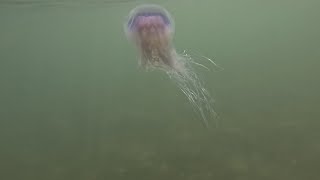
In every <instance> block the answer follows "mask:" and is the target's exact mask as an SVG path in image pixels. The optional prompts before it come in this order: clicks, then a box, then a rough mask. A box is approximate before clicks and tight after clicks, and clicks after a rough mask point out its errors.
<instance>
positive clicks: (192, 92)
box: [124, 5, 216, 126]
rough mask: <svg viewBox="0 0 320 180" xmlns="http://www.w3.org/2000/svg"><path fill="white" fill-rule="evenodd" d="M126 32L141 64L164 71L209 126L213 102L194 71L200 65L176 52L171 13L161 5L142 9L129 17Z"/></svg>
mask: <svg viewBox="0 0 320 180" xmlns="http://www.w3.org/2000/svg"><path fill="white" fill-rule="evenodd" d="M124 28H125V33H126V35H127V37H128V39H129V40H131V41H132V42H133V43H134V44H135V46H136V47H137V49H138V51H139V53H140V63H139V64H140V65H141V66H142V67H143V68H144V69H160V70H163V71H165V72H166V73H167V74H168V75H169V77H170V79H172V80H173V81H174V82H175V83H176V84H177V86H178V87H179V88H180V90H181V91H182V92H183V93H184V94H185V95H186V96H187V98H188V100H189V101H190V103H191V104H192V105H193V107H194V108H195V110H196V111H197V112H198V113H199V114H200V115H201V117H202V119H203V122H204V124H205V126H208V118H209V117H213V118H214V117H216V113H215V111H214V110H213V106H212V104H213V99H212V98H211V96H210V94H209V93H208V91H207V90H206V89H205V88H204V87H203V85H202V82H201V81H200V79H199V78H198V76H197V74H196V73H195V71H194V70H193V68H192V64H197V65H201V64H198V63H196V62H194V61H193V59H192V58H191V56H189V55H188V54H186V53H185V52H184V53H183V54H178V53H177V52H176V50H175V48H174V45H173V42H172V40H173V35H174V28H175V27H174V21H173V18H172V17H171V15H170V14H169V12H168V11H167V10H166V9H164V8H163V7H161V6H158V5H140V6H138V7H136V8H134V9H133V10H132V11H131V12H130V13H129V16H128V19H127V21H126V23H125V26H124ZM208 60H210V59H208ZM210 61H211V60H210ZM201 66H202V65H201Z"/></svg>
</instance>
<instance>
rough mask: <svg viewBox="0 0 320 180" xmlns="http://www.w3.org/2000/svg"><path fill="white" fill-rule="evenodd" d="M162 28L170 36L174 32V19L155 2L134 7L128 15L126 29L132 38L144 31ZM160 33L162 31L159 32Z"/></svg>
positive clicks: (128, 35)
mask: <svg viewBox="0 0 320 180" xmlns="http://www.w3.org/2000/svg"><path fill="white" fill-rule="evenodd" d="M156 28H157V29H158V28H159V29H161V30H162V31H161V33H165V34H166V35H167V36H169V37H170V38H172V37H173V34H174V20H173V18H172V16H171V15H170V13H169V12H168V11H167V10H166V9H164V8H163V7H161V6H159V5H155V4H148V5H140V6H137V7H136V8H134V9H132V10H131V11H130V13H129V15H128V17H127V20H126V23H125V24H124V29H125V32H126V35H127V37H128V38H129V39H130V40H133V39H135V38H137V37H136V36H137V35H139V34H140V33H141V32H142V31H144V32H150V33H151V32H154V30H155V29H156ZM159 33H160V32H159Z"/></svg>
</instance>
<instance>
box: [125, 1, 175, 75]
mask: <svg viewBox="0 0 320 180" xmlns="http://www.w3.org/2000/svg"><path fill="white" fill-rule="evenodd" d="M124 29H125V33H126V35H127V37H128V39H129V40H131V41H132V42H134V43H135V45H136V46H137V48H138V51H139V52H140V56H141V57H140V65H141V66H142V67H143V68H146V69H149V68H153V69H154V68H155V67H157V68H164V69H170V68H174V69H177V68H178V67H179V65H178V64H177V63H176V62H175V61H174V56H175V49H174V47H173V43H172V39H173V34H174V21H173V19H172V17H171V15H170V13H169V12H168V11H167V10H166V9H164V8H163V7H161V6H158V5H140V6H138V7H136V8H134V9H133V10H132V11H131V12H130V13H129V16H128V19H127V22H126V23H125V27H124Z"/></svg>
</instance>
